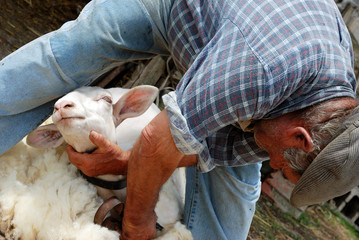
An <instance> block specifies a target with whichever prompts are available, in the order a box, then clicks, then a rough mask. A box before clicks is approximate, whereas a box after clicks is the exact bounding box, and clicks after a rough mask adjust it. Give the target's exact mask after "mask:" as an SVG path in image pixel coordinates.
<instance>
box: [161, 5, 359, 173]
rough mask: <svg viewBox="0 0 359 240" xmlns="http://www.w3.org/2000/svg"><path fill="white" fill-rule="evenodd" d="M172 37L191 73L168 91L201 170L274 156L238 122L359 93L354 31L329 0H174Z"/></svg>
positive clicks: (177, 130)
mask: <svg viewBox="0 0 359 240" xmlns="http://www.w3.org/2000/svg"><path fill="white" fill-rule="evenodd" d="M168 39H169V47H170V51H171V53H172V55H173V57H174V59H175V61H176V65H177V67H178V68H179V69H180V70H182V71H183V73H184V76H183V78H182V79H181V81H180V83H179V85H178V87H177V90H176V92H172V93H170V94H168V95H166V96H164V101H165V104H166V109H167V111H168V115H169V118H170V127H171V131H172V134H173V137H174V140H175V143H176V145H177V147H178V149H179V150H180V151H182V152H183V153H185V154H198V160H199V163H198V167H199V169H200V170H201V171H203V172H206V171H210V170H211V169H213V168H214V167H215V166H216V165H222V166H239V165H245V164H250V163H253V162H258V161H263V160H267V159H268V155H267V153H266V152H265V151H263V150H261V149H260V148H259V147H258V146H257V145H256V143H255V141H254V137H253V133H251V132H244V131H242V129H241V128H239V127H238V124H237V123H238V122H239V121H246V120H257V119H263V118H274V117H277V116H280V115H282V114H285V113H288V112H292V111H295V110H299V109H302V108H305V107H308V106H311V105H313V104H315V103H318V102H321V101H324V100H327V99H330V98H334V97H341V96H349V97H355V85H356V80H355V76H354V71H353V68H354V66H353V50H352V46H351V39H350V35H349V33H348V30H347V28H346V26H345V24H344V22H343V19H342V17H341V15H340V13H339V11H338V9H337V7H336V5H335V3H334V1H331V0H290V1H284V0H252V1H251V0H207V1H204V0H197V1H190V0H177V1H175V2H174V5H173V7H172V12H171V17H170V20H169V25H168Z"/></svg>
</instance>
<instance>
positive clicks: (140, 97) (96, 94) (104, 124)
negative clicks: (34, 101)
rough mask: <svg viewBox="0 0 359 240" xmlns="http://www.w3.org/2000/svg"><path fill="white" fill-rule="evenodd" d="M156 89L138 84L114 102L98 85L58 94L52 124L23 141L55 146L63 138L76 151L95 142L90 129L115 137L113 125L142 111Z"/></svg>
mask: <svg viewBox="0 0 359 240" xmlns="http://www.w3.org/2000/svg"><path fill="white" fill-rule="evenodd" d="M157 92H158V89H157V88H155V87H152V86H140V87H136V88H133V89H131V90H129V91H128V92H126V93H125V94H124V95H123V96H122V97H121V98H120V99H119V100H118V101H117V102H116V103H113V97H112V95H111V93H110V92H109V91H107V90H105V89H102V88H98V87H82V88H79V89H77V90H75V91H73V92H70V93H68V94H67V95H65V96H64V97H62V98H60V99H59V100H58V101H57V102H56V103H55V106H54V113H53V115H52V120H53V122H54V124H49V125H46V126H41V127H39V128H37V129H36V130H34V131H33V132H32V133H30V134H29V135H28V137H27V143H28V144H29V145H31V146H34V147H39V148H49V147H57V146H59V145H60V144H61V143H62V142H63V141H66V142H67V143H68V144H70V145H71V146H72V147H74V148H75V150H76V151H78V152H89V151H92V150H94V149H95V145H93V144H92V142H91V141H90V140H89V134H90V131H92V130H95V131H96V132H99V133H101V134H102V135H104V136H105V137H106V138H107V139H109V140H110V141H113V142H115V141H116V135H115V128H116V127H117V126H118V125H119V124H120V123H121V122H122V121H123V120H124V119H126V118H130V117H136V116H139V115H141V114H142V113H144V112H145V111H146V110H147V109H148V107H149V106H150V105H151V103H152V102H153V100H154V99H155V97H156V96H157Z"/></svg>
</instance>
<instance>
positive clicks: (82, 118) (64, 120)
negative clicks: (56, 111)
mask: <svg viewBox="0 0 359 240" xmlns="http://www.w3.org/2000/svg"><path fill="white" fill-rule="evenodd" d="M75 120H85V117H80V116H73V117H61V118H60V119H57V121H56V122H55V123H59V122H68V121H75Z"/></svg>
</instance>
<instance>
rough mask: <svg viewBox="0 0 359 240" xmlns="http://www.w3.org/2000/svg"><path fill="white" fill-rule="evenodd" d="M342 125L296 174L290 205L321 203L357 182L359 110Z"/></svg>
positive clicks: (358, 181)
mask: <svg viewBox="0 0 359 240" xmlns="http://www.w3.org/2000/svg"><path fill="white" fill-rule="evenodd" d="M342 128H343V129H344V132H342V130H343V129H341V131H339V132H342V133H341V134H339V135H338V136H337V137H336V138H334V140H332V141H331V142H330V143H329V144H328V145H327V146H326V147H325V148H324V149H323V150H322V151H321V152H320V153H319V154H318V156H317V157H316V158H315V159H314V160H313V162H312V163H311V164H310V165H309V167H308V168H307V169H306V170H305V171H304V173H303V175H302V176H301V177H300V179H299V181H298V182H297V184H296V185H295V187H294V189H293V191H292V194H291V197H290V202H291V204H292V205H293V206H295V207H302V206H305V205H310V204H316V203H320V202H325V201H328V200H329V199H332V198H334V197H337V196H341V195H343V194H345V193H347V192H349V191H350V190H352V189H353V188H354V187H356V186H358V185H359V113H356V114H354V115H353V116H351V117H349V118H348V119H347V120H346V121H345V122H344V123H343V125H342Z"/></svg>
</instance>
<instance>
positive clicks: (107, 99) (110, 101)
mask: <svg viewBox="0 0 359 240" xmlns="http://www.w3.org/2000/svg"><path fill="white" fill-rule="evenodd" d="M101 99H103V100H105V101H106V102H108V103H111V104H112V99H111V97H109V96H104V97H102V98H101Z"/></svg>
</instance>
